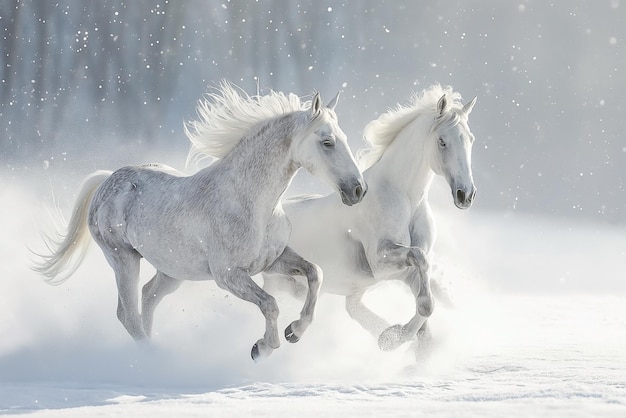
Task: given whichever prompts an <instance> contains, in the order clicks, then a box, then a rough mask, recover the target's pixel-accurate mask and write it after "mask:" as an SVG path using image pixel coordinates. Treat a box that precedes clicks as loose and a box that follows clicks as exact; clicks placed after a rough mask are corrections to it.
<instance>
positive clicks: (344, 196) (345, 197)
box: [339, 180, 367, 206]
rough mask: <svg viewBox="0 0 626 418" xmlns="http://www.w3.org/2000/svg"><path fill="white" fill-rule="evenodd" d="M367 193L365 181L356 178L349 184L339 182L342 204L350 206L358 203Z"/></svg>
mask: <svg viewBox="0 0 626 418" xmlns="http://www.w3.org/2000/svg"><path fill="white" fill-rule="evenodd" d="M366 193H367V183H365V181H364V180H356V181H355V182H351V183H350V184H346V183H343V184H340V185H339V194H340V195H341V201H342V202H343V204H344V205H347V206H352V205H356V204H357V203H359V202H360V201H361V200H363V197H365V194H366Z"/></svg>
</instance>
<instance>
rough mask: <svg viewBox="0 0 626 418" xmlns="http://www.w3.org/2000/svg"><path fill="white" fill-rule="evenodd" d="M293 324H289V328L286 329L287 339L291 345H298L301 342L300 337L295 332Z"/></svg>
mask: <svg viewBox="0 0 626 418" xmlns="http://www.w3.org/2000/svg"><path fill="white" fill-rule="evenodd" d="M291 325H293V324H289V326H288V327H287V328H286V329H285V338H286V339H287V341H289V342H290V343H297V342H298V341H300V337H298V336H297V335H296V334H295V333H294V332H293V328H292V326H291Z"/></svg>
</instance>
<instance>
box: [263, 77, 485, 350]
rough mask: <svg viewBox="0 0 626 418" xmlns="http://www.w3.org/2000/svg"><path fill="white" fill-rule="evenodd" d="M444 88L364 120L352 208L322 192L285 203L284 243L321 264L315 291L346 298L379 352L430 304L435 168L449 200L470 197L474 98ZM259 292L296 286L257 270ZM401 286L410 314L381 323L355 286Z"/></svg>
mask: <svg viewBox="0 0 626 418" xmlns="http://www.w3.org/2000/svg"><path fill="white" fill-rule="evenodd" d="M460 99H461V96H460V95H459V94H458V93H456V92H454V91H453V90H452V89H451V88H449V87H447V88H443V87H442V86H440V85H434V86H432V87H430V88H429V89H426V90H424V91H423V92H421V93H420V94H417V95H415V96H414V98H413V100H412V103H411V104H410V105H409V106H398V107H397V108H396V109H393V110H390V111H388V112H386V113H384V114H383V115H381V116H380V117H379V118H378V119H377V120H374V121H372V122H370V123H369V124H368V125H367V126H366V127H365V130H364V135H365V140H366V142H367V143H368V147H367V148H366V149H364V150H363V151H361V152H360V153H358V154H357V155H358V158H357V160H358V161H359V163H360V166H361V168H362V169H364V170H365V171H364V176H365V179H366V181H367V183H368V185H369V191H368V194H367V196H365V198H364V199H363V202H362V203H361V204H359V205H358V206H355V207H354V208H347V207H341V205H340V204H338V201H337V199H336V198H335V197H334V196H332V195H329V196H326V197H319V196H308V197H301V198H295V199H293V200H288V201H286V202H285V205H284V206H285V211H286V213H287V216H288V217H289V219H290V221H291V222H292V226H293V230H292V235H291V238H290V240H289V246H291V247H292V248H294V249H295V250H296V251H298V253H300V254H303V256H304V257H305V258H306V259H307V260H311V261H313V262H314V263H316V264H319V265H320V266H321V267H322V268H323V269H324V276H325V281H324V284H323V286H322V292H329V293H334V294H339V295H345V296H346V309H347V311H348V313H349V314H350V316H351V317H352V318H354V319H355V320H357V321H358V322H359V323H360V324H361V325H362V326H363V327H364V328H366V329H367V330H369V331H370V333H372V334H373V335H374V336H375V337H376V338H377V339H378V343H379V346H380V347H381V348H382V349H384V350H391V349H393V348H396V347H398V346H399V345H400V344H402V343H404V342H406V341H410V340H413V339H415V337H416V335H417V333H418V331H419V330H420V329H421V330H425V329H426V321H427V319H428V317H429V316H430V315H431V313H432V311H433V306H434V305H433V304H434V301H433V297H432V292H431V281H430V276H431V272H430V261H429V258H430V257H429V253H430V251H431V249H432V247H433V245H434V243H435V237H436V225H435V220H434V218H433V215H432V212H431V208H430V205H429V203H428V192H429V190H430V186H431V183H432V181H433V178H434V177H435V175H441V176H443V177H444V178H445V179H446V181H447V182H448V184H449V186H450V190H451V192H452V198H453V200H454V204H455V205H456V206H457V207H458V208H460V209H467V208H469V207H470V206H471V205H472V203H473V201H474V197H475V194H476V188H475V186H474V180H473V178H472V166H471V152H472V144H473V142H474V136H473V135H472V133H471V132H470V130H469V127H468V118H469V114H470V112H471V111H472V107H473V106H474V103H475V102H476V99H473V100H472V101H470V102H469V103H467V104H466V105H463V104H462V103H461V101H460ZM264 276H265V285H264V288H265V289H266V290H270V291H273V290H274V289H277V288H278V289H284V290H288V291H289V292H291V293H292V294H294V295H298V294H301V293H302V285H301V283H299V282H298V281H297V280H294V279H293V278H292V277H289V276H285V275H283V274H265V275H264ZM390 279H398V280H402V281H404V282H406V283H407V285H408V286H409V288H410V289H411V291H412V293H413V295H414V297H415V306H416V311H415V315H414V316H413V317H412V318H411V320H410V321H408V322H407V323H406V324H404V325H400V324H398V325H394V326H390V324H388V323H387V322H386V321H385V320H384V319H382V318H381V317H380V316H378V315H376V314H375V313H374V312H372V311H371V310H370V309H369V308H368V307H367V306H365V305H364V304H363V301H362V298H363V295H364V294H365V292H366V291H367V290H369V289H371V288H372V287H373V286H375V285H376V284H378V283H380V282H381V281H383V280H390Z"/></svg>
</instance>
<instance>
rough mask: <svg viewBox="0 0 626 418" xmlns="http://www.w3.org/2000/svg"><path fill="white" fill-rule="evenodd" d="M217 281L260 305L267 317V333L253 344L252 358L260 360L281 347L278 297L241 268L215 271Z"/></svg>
mask: <svg viewBox="0 0 626 418" xmlns="http://www.w3.org/2000/svg"><path fill="white" fill-rule="evenodd" d="M213 277H214V278H215V283H216V284H217V285H218V286H219V287H221V288H222V289H226V290H228V291H229V292H230V293H232V294H233V295H235V296H237V297H238V298H240V299H243V300H245V301H247V302H251V303H254V304H255V305H257V306H258V307H259V309H260V310H261V313H263V316H264V317H265V334H264V335H263V338H261V339H260V340H258V341H257V342H256V343H255V344H254V345H253V346H252V352H251V355H252V359H253V360H254V361H259V360H261V359H263V358H265V357H267V356H269V355H270V354H271V353H272V351H274V350H275V349H277V348H278V347H280V339H279V338H278V325H277V323H276V320H277V318H278V312H279V311H278V305H277V304H276V299H274V297H273V296H272V295H270V294H268V293H267V292H265V291H264V290H263V289H261V288H260V287H259V285H257V284H256V283H255V282H254V280H252V278H251V277H250V275H249V274H248V273H246V272H245V271H243V270H241V269H239V268H228V269H226V270H225V271H219V272H217V273H216V272H214V273H213Z"/></svg>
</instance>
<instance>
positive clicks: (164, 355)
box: [0, 176, 626, 418]
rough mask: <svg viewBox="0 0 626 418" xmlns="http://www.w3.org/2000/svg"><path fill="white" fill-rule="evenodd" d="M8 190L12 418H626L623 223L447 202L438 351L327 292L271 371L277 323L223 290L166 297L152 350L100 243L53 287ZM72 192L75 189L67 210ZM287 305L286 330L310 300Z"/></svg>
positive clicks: (380, 300)
mask: <svg viewBox="0 0 626 418" xmlns="http://www.w3.org/2000/svg"><path fill="white" fill-rule="evenodd" d="M0 179H1V180H0V202H2V206H3V208H2V212H1V213H2V216H1V217H0V231H2V235H0V253H1V254H2V263H1V264H0V277H1V279H0V318H2V320H1V321H0V414H2V415H3V416H20V417H24V416H33V417H55V416H63V417H74V416H76V417H84V416H94V417H96V416H136V417H142V416H146V417H148V416H149V417H154V418H158V417H161V416H163V417H166V416H167V417H169V416H173V415H176V416H190V417H193V416H219V417H229V416H251V415H253V414H254V415H257V416H271V417H282V416H293V415H294V414H297V415H298V416H300V417H303V418H305V417H317V416H347V417H349V416H358V417H367V416H375V417H385V416H389V417H392V416H393V417H403V416H407V417H408V416H411V417H413V416H429V417H430V416H432V417H449V416H464V417H473V416H476V417H485V416H551V417H554V416H567V417H577V416H580V417H583V416H616V417H617V416H626V318H625V316H624V312H625V311H624V306H626V281H625V280H624V273H623V272H624V271H625V269H624V267H626V266H625V265H624V264H625V263H626V261H625V259H626V257H624V251H626V228H625V227H624V226H619V225H611V224H602V223H597V222H596V223H592V222H589V223H584V222H582V221H580V220H576V221H570V220H569V219H567V218H559V219H556V218H550V217H538V216H533V215H529V214H519V213H516V212H511V213H500V212H487V211H484V210H483V211H481V210H475V209H472V210H470V211H467V212H461V211H458V210H456V209H454V208H452V205H451V203H450V202H447V201H445V202H443V203H444V204H442V205H441V207H440V208H436V209H437V210H436V212H435V213H436V215H437V218H438V221H439V227H440V243H439V246H438V254H437V260H438V262H439V263H440V265H441V266H442V269H443V273H444V275H445V276H444V277H445V281H446V282H448V281H449V287H450V292H451V294H452V295H453V298H454V301H455V305H454V307H449V306H445V304H443V303H439V304H438V305H437V307H436V310H435V314H434V315H433V318H432V319H431V325H432V330H433V334H434V335H433V338H434V342H433V347H432V348H431V350H430V352H429V354H428V355H427V356H425V357H422V358H421V360H420V361H416V360H415V356H414V353H413V349H412V348H411V346H410V344H406V345H404V346H402V347H400V348H399V349H398V350H396V351H393V352H388V353H386V352H381V351H379V350H378V349H377V347H376V343H375V341H374V340H373V339H372V338H371V337H370V336H369V335H368V334H367V333H366V332H365V331H363V330H362V329H360V328H359V326H358V325H357V324H356V323H355V322H353V321H352V320H351V319H350V318H349V317H348V315H347V314H346V313H345V311H344V309H343V301H342V300H341V299H340V298H338V297H336V296H332V295H324V296H322V298H321V300H320V303H319V305H318V311H317V313H318V314H317V317H316V320H315V321H314V323H313V325H311V327H310V328H309V330H308V331H307V334H305V335H304V336H303V338H302V340H301V341H300V342H298V343H297V344H289V343H287V342H284V341H283V343H282V346H281V347H280V349H278V350H276V351H275V352H274V353H273V354H272V355H271V356H270V357H269V358H268V359H267V360H265V361H264V362H262V363H259V364H255V363H254V362H253V361H252V360H251V359H250V357H249V352H250V348H251V346H252V344H253V342H254V341H256V339H258V338H259V337H260V335H261V333H262V329H263V320H262V318H261V315H260V314H259V312H258V311H257V310H256V308H254V307H253V306H252V305H248V304H246V303H245V302H241V301H239V300H237V299H236V298H234V297H232V296H229V295H228V294H226V293H225V292H223V291H221V290H219V289H218V288H217V287H216V286H215V285H214V284H213V283H188V284H185V285H184V286H182V287H181V289H180V290H179V291H177V292H176V293H175V294H173V295H171V296H169V297H168V298H166V299H165V300H164V301H163V303H162V304H161V305H160V306H159V309H158V310H157V313H156V317H155V331H156V333H157V335H156V336H155V338H154V341H153V343H152V344H151V345H149V346H137V345H136V344H135V343H134V342H133V341H132V340H131V339H130V337H129V336H128V335H127V334H126V331H125V330H124V329H123V328H122V326H121V325H120V324H119V322H118V321H117V318H116V316H115V306H116V290H115V284H114V279H113V277H112V272H111V271H110V269H109V268H108V266H107V265H106V262H105V261H104V258H103V256H102V254H101V253H100V252H99V250H98V249H97V248H96V246H93V247H92V248H91V250H90V252H89V254H88V257H87V259H86V260H85V263H84V264H83V265H82V266H81V268H80V269H79V270H78V271H77V272H76V274H75V275H74V277H72V278H71V279H70V280H69V281H68V282H66V283H65V284H63V285H62V286H58V287H51V286H49V285H47V284H45V283H43V282H42V280H41V279H40V278H39V277H37V276H36V275H35V274H34V273H33V272H32V271H30V270H29V269H28V257H29V255H28V254H29V253H28V251H27V249H26V246H29V247H31V248H33V249H35V250H37V249H40V248H41V243H40V241H39V239H38V233H39V229H40V227H42V226H45V222H46V218H45V217H44V215H43V211H42V209H41V200H42V199H46V196H43V195H41V194H40V193H36V192H35V190H37V189H39V188H40V187H38V186H36V185H35V184H34V183H32V182H30V181H26V180H23V179H22V180H17V179H10V178H9V177H7V176H3V177H0ZM77 181H78V180H77ZM72 193H73V192H72V191H71V190H69V189H68V190H62V191H59V193H58V195H59V200H60V201H61V203H62V207H63V205H64V203H63V202H64V201H65V200H68V201H69V200H71V199H72V198H73V197H72V196H73V194H72ZM67 204H69V202H68V203H67ZM65 213H67V211H66V212H65ZM144 270H145V271H144V272H143V274H142V278H143V280H147V279H148V278H149V277H150V275H151V272H150V270H149V268H146V269H144ZM278 301H279V305H280V307H281V316H280V325H281V327H282V328H284V327H285V326H286V325H287V324H288V323H289V322H290V321H291V320H293V319H294V318H295V317H296V316H297V313H298V311H299V309H300V308H301V306H300V305H299V303H300V302H297V301H294V300H292V299H290V298H289V297H287V296H279V298H278ZM367 303H369V304H371V306H372V307H374V308H375V309H376V310H377V311H378V312H380V313H381V314H382V315H384V316H385V317H386V318H387V319H388V320H389V321H391V322H392V323H396V322H400V321H403V320H406V319H407V318H408V317H409V316H410V314H411V310H412V309H413V307H412V305H411V301H410V298H409V296H408V295H407V294H406V292H405V291H404V288H403V287H402V286H401V285H398V284H388V285H384V286H381V287H380V288H379V289H376V290H374V291H372V292H371V293H370V294H368V298H367Z"/></svg>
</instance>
